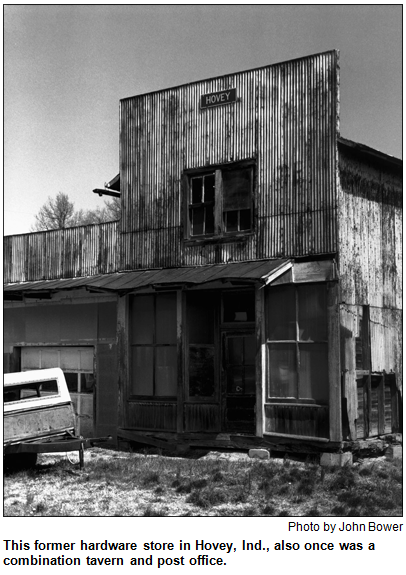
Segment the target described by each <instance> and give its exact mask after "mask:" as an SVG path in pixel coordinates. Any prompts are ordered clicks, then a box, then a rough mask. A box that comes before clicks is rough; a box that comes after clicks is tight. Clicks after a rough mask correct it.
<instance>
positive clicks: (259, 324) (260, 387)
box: [255, 287, 266, 437]
mask: <svg viewBox="0 0 406 575" xmlns="http://www.w3.org/2000/svg"><path fill="white" fill-rule="evenodd" d="M255 331H256V338H257V348H256V349H257V353H256V362H255V364H256V365H255V381H256V436H257V437H263V435H264V425H265V397H266V395H265V394H266V363H265V362H266V345H265V288H263V287H261V288H258V287H257V288H256V290H255Z"/></svg>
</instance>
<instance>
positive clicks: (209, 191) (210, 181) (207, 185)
mask: <svg viewBox="0 0 406 575" xmlns="http://www.w3.org/2000/svg"><path fill="white" fill-rule="evenodd" d="M215 182H216V178H215V175H214V174H210V175H209V176H205V178H204V201H205V202H214V195H215Z"/></svg>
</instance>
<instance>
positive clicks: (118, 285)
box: [4, 259, 291, 294]
mask: <svg viewBox="0 0 406 575" xmlns="http://www.w3.org/2000/svg"><path fill="white" fill-rule="evenodd" d="M289 265H291V263H290V262H289V260H284V259H278V260H266V261H254V262H241V263H233V264H231V263H230V264H218V265H208V266H199V267H183V268H169V269H151V270H139V271H133V272H127V273H118V274H106V275H103V276H93V277H89V278H73V279H65V280H56V281H49V280H48V281H46V280H45V281H41V282H27V283H25V284H14V285H8V286H5V288H4V290H5V292H7V293H10V294H11V293H22V292H24V293H26V292H32V293H33V294H35V292H44V291H46V290H50V291H52V290H67V289H73V288H80V287H89V288H91V287H93V288H98V289H103V290H108V291H112V292H126V291H127V292H130V291H134V290H136V289H140V288H145V287H148V286H160V287H162V286H166V287H167V288H168V289H169V288H170V287H171V286H173V285H174V284H178V285H179V284H185V285H198V284H205V283H208V282H214V281H227V280H228V281H230V280H240V281H241V280H243V281H247V282H261V283H263V284H266V283H268V281H269V280H270V278H272V274H277V273H279V272H282V271H283V270H284V269H285V268H287V266H289Z"/></svg>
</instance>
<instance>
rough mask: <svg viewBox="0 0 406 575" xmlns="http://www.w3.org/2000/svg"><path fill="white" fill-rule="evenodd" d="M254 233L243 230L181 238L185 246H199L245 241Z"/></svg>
mask: <svg viewBox="0 0 406 575" xmlns="http://www.w3.org/2000/svg"><path fill="white" fill-rule="evenodd" d="M253 235H254V232H243V233H236V234H227V235H224V236H208V237H196V238H186V239H184V240H183V243H184V245H185V246H196V245H197V246H199V245H206V244H214V245H218V244H228V243H231V242H246V241H248V239H249V238H250V237H252V236H253Z"/></svg>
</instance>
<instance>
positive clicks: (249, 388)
mask: <svg viewBox="0 0 406 575" xmlns="http://www.w3.org/2000/svg"><path fill="white" fill-rule="evenodd" d="M244 383H245V393H246V394H247V395H254V394H255V366H254V365H247V366H245V382H244Z"/></svg>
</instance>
